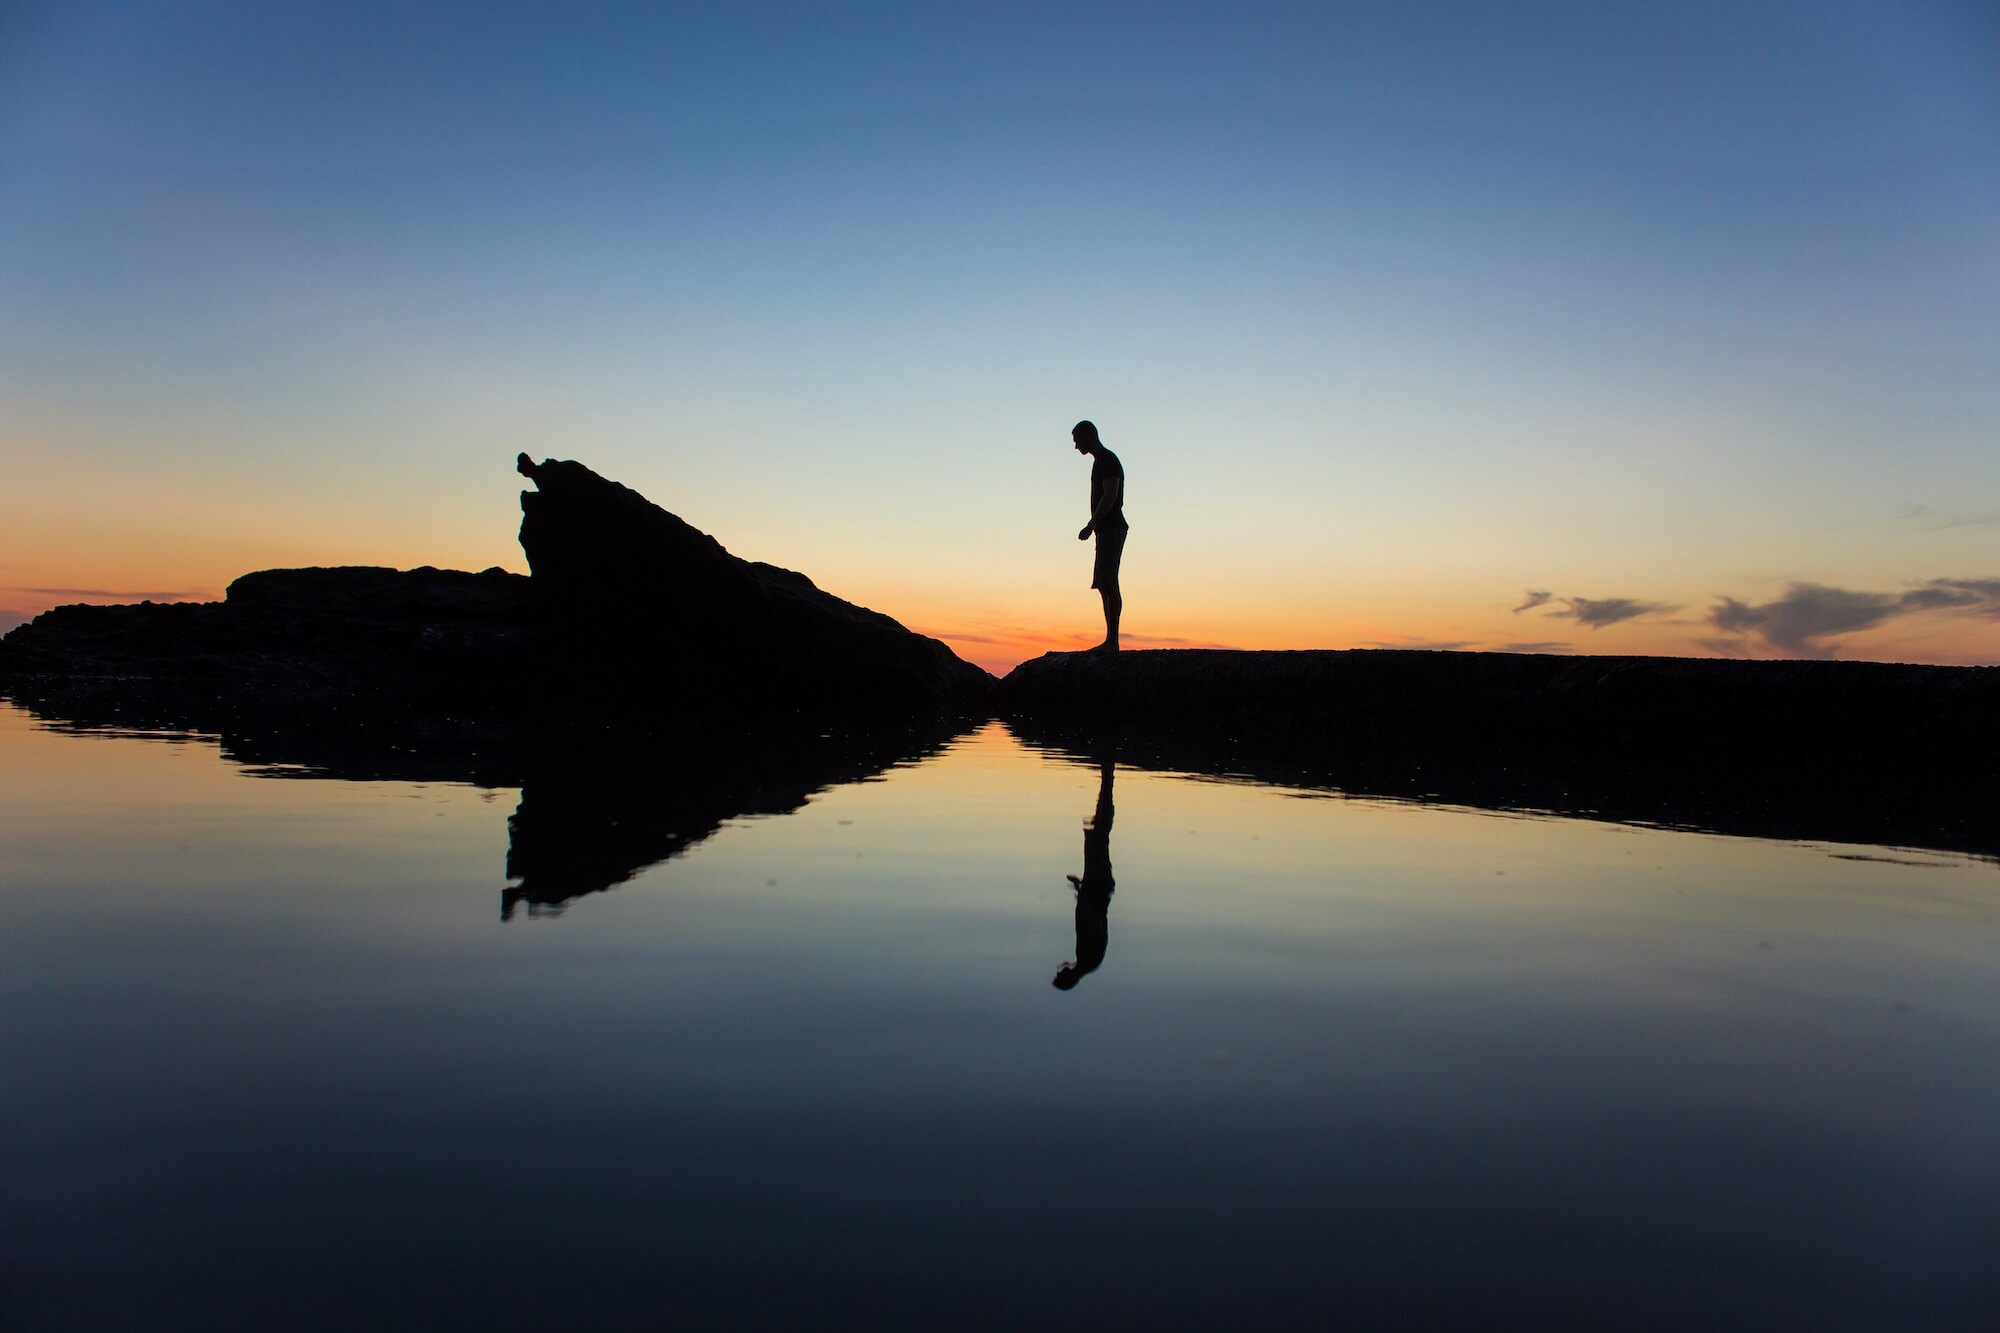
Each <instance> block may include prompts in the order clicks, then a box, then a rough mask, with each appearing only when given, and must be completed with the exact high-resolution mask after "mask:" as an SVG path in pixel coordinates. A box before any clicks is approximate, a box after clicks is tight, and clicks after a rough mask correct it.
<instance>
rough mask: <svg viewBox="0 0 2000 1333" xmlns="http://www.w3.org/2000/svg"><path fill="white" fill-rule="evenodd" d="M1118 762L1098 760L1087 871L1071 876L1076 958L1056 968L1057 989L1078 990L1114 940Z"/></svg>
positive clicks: (1086, 841) (1087, 825)
mask: <svg viewBox="0 0 2000 1333" xmlns="http://www.w3.org/2000/svg"><path fill="white" fill-rule="evenodd" d="M1117 768H1118V766H1117V764H1116V763H1115V762H1114V761H1113V760H1112V759H1110V758H1109V757H1105V758H1103V759H1100V760H1099V762H1098V768H1097V772H1098V776H1097V808H1096V809H1095V810H1093V811H1092V812H1091V815H1090V818H1089V819H1086V820H1085V821H1084V823H1083V874H1082V876H1081V877H1078V876H1076V875H1071V876H1069V882H1070V884H1071V885H1072V886H1073V887H1074V888H1075V889H1076V958H1075V959H1074V960H1073V961H1071V962H1067V963H1064V964H1063V965H1062V966H1061V967H1060V968H1058V969H1057V970H1056V975H1055V987H1056V989H1057V990H1075V989H1076V983H1077V982H1079V981H1082V980H1083V979H1084V977H1086V976H1088V975H1089V974H1090V973H1092V972H1095V971H1096V970H1097V969H1098V968H1099V967H1101V966H1103V964H1104V951H1105V949H1107V948H1108V947H1109V946H1110V943H1111V891H1112V890H1113V889H1115V888H1117V887H1118V882H1117V880H1115V879H1113V878H1112V875H1111V823H1112V820H1113V819H1114V818H1115V817H1116V815H1117V807H1116V805H1115V804H1114V803H1113V801H1112V784H1113V782H1114V780H1115V778H1116V776H1117Z"/></svg>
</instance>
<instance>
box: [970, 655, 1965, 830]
mask: <svg viewBox="0 0 2000 1333" xmlns="http://www.w3.org/2000/svg"><path fill="white" fill-rule="evenodd" d="M994 705H995V707H996V709H997V710H998V711H999V712H1000V713H1001V714H1002V715H1003V716H1005V717H1006V718H1007V720H1008V726H1009V727H1010V728H1011V729H1012V730H1013V731H1014V732H1015V734H1017V735H1019V736H1021V737H1022V739H1024V740H1026V741H1029V742H1030V743H1033V744H1037V745H1042V746H1047V747H1049V748H1053V749H1057V750H1062V751H1066V752H1070V753H1075V754H1087V755H1090V756H1093V757H1095V756H1099V755H1101V754H1103V753H1105V752H1106V751H1107V747H1108V748H1109V750H1110V751H1113V752H1115V753H1116V754H1117V756H1118V758H1119V760H1120V762H1124V763H1137V764H1140V765H1142V766H1150V767H1160V768H1166V769H1171V770H1176V771H1181V772H1201V773H1212V774H1217V775H1222V776H1238V777H1244V778H1249V779H1252V780H1258V781H1267V782H1278V783H1284V784H1287V785H1293V786H1301V787H1318V788H1325V789H1331V790H1339V791H1343V792H1347V793H1350V794H1356V795H1380V796H1390V797H1399V798H1409V799H1419V800H1432V801H1442V802H1447V803H1451V804H1462V805H1470V806H1479V807H1484V808H1500V809H1518V810H1537V811H1555V812H1560V813H1564V814H1573V815H1583V816H1590V817H1595V818H1604V819H1614V820H1621V821H1629V822H1636V823H1648V824H1663V825H1673V826H1685V827H1697V828H1705V829H1714V830H1717V831H1722V832H1731V833H1742V834H1751V835H1755V836H1761V837H1778V838H1795V839H1810V840H1825V841H1843V842H1879V843H1893V844H1905V845H1913V846H1923V847H1935V848H1948V849H1952V850H1959V851H1973V852H1979V853H1982V854H1985V855H1994V854H1996V853H2000V829H1996V827H1995V825H1994V823H1993V819H1992V813H1991V812H1992V809H1993V806H1994V801H1995V799H1996V797H2000V782H1996V779H1995V776H1994V769H1993V763H1992V755H1993V754H1994V753H1995V747H1996V745H2000V668H1992V667H1941V666H1915V665H1900V664H1893V663H1880V662H1817V661H1815V662H1795V661H1783V662H1750V661H1732V660H1721V659H1708V658H1659V657H1652V658H1648V657H1555V656H1534V655H1527V654H1512V653H1450V652H1407V651H1392V650H1366V649H1358V650H1353V651H1346V652H1332V651H1329V652H1315V651H1295V652H1228V651H1221V650H1200V649H1179V650H1163V651H1150V652H1124V653H1117V654H1113V655H1109V656H1099V655H1094V654H1088V653H1067V654H1055V653H1052V654H1049V655H1047V656H1045V657H1041V658H1038V659H1036V660H1035V661H1032V662H1026V663H1023V664H1022V665H1021V666H1019V667H1016V668H1015V669H1014V671H1013V673H1012V674H1011V675H1009V676H1008V677H1007V678H1006V679H1005V680H1004V681H1002V682H1001V684H1000V687H999V688H998V689H997V690H996V691H995V693H994Z"/></svg>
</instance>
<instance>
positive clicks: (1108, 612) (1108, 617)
mask: <svg viewBox="0 0 2000 1333" xmlns="http://www.w3.org/2000/svg"><path fill="white" fill-rule="evenodd" d="M1097 591H1098V594H1099V595H1100V596H1102V597H1103V598H1104V642H1103V643H1101V644H1099V645H1097V646H1098V647H1099V648H1101V649H1103V650H1104V651H1105V652H1107V653H1115V652H1117V651H1118V617H1119V615H1120V614H1122V613H1123V612H1124V610H1125V599H1124V597H1122V596H1121V595H1120V594H1119V592H1118V582H1117V580H1115V579H1114V580H1112V581H1111V582H1110V583H1108V584H1106V585H1105V586H1104V587H1102V588H1099V589H1098V590H1097Z"/></svg>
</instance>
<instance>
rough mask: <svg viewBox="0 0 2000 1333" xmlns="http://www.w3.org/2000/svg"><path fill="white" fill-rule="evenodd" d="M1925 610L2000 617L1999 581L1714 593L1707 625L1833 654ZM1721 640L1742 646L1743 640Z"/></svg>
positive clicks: (1783, 646) (1792, 649)
mask: <svg viewBox="0 0 2000 1333" xmlns="http://www.w3.org/2000/svg"><path fill="white" fill-rule="evenodd" d="M1924 612H1952V613H1957V614H1963V615H1980V616H1989V617H1994V618H1996V619H2000V579H1987V578H1980V579H1930V580H1928V581H1927V582H1924V583H1920V584H1917V585H1916V586H1914V587H1911V588H1908V589H1906V590H1904V591H1903V592H1900V593H1888V592H1857V591H1855V590H1853V589H1851V588H1835V587H1830V586H1828V585H1826V584H1823V583H1794V584H1791V585H1789V586H1787V587H1786V589H1785V591H1784V594H1783V595H1782V596H1780V597H1777V598H1775V599H1773V600H1771V601H1768V602H1758V603H1751V602H1745V601H1741V600H1739V599H1737V598H1734V597H1718V599H1717V601H1716V603H1715V605H1714V606H1713V607H1711V608H1710V609H1709V613H1708V623H1709V624H1711V625H1713V626H1714V627H1715V628H1716V629H1719V630H1721V631H1722V632H1723V633H1725V634H1734V635H1738V636H1748V635H1750V634H1752V633H1754V634H1756V635H1757V636H1758V637H1759V638H1761V639H1763V641H1764V642H1765V643H1767V644H1769V645H1770V646H1771V647H1773V648H1776V649H1777V650H1779V651H1780V652H1783V653H1787V654H1790V655H1792V656H1795V657H1831V656H1833V654H1834V652H1835V649H1836V645H1835V644H1834V643H1832V642H1831V640H1835V639H1838V638H1840V637H1841V636H1842V635H1847V634H1858V633H1860V632H1861V631H1863V630H1869V629H1874V628H1875V627H1876V626H1878V625H1881V624H1884V623H1886V622H1888V621H1890V620H1894V619H1897V618H1899V617H1902V616H1909V615H1917V614H1921V613H1924ZM1717 642H1718V641H1716V640H1703V641H1702V643H1703V646H1704V647H1714V646H1715V645H1716V643H1717ZM1725 642H1736V643H1739V644H1740V643H1741V639H1738V640H1734V641H1725ZM1716 650H1717V651H1721V650H1720V648H1717V649H1716Z"/></svg>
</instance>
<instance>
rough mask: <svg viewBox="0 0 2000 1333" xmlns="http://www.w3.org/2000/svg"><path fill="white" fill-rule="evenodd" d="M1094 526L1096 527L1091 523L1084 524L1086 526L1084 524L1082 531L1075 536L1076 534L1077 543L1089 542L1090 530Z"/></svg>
mask: <svg viewBox="0 0 2000 1333" xmlns="http://www.w3.org/2000/svg"><path fill="white" fill-rule="evenodd" d="M1094 526H1096V525H1095V524H1091V523H1086V524H1084V525H1083V531H1082V532H1079V533H1077V534H1076V539H1077V540H1078V541H1080V542H1087V541H1089V540H1090V530H1091V528H1092V527H1094Z"/></svg>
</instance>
